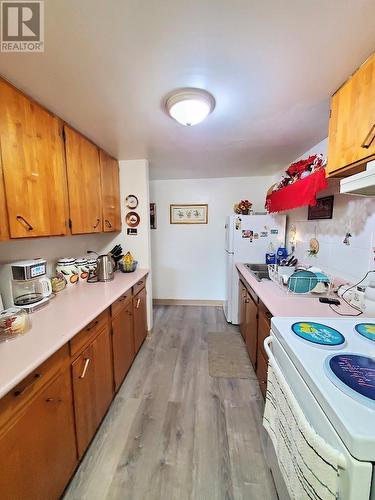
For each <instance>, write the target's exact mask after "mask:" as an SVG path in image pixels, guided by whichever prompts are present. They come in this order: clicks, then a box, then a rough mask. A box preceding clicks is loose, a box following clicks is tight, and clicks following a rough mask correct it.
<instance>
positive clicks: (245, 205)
mask: <svg viewBox="0 0 375 500" xmlns="http://www.w3.org/2000/svg"><path fill="white" fill-rule="evenodd" d="M252 206H253V204H252V203H251V201H249V200H241V201H240V202H239V203H237V204H236V205H234V212H235V213H236V214H242V215H248V214H249V212H250V209H251V207H252Z"/></svg>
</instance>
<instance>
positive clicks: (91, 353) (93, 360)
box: [72, 327, 113, 458]
mask: <svg viewBox="0 0 375 500" xmlns="http://www.w3.org/2000/svg"><path fill="white" fill-rule="evenodd" d="M72 377H73V393H74V410H75V422H76V433H77V444H78V457H79V458H81V457H82V455H83V454H84V452H85V451H86V448H87V446H88V444H89V443H90V441H91V439H92V438H93V436H94V434H95V432H96V430H97V428H98V426H99V424H100V422H101V420H102V419H103V417H104V415H105V413H106V411H107V409H108V407H109V405H110V403H111V401H112V397H113V372H112V355H111V343H110V332H109V328H108V327H106V328H104V329H103V330H102V331H101V333H99V334H98V336H97V337H96V338H95V339H94V340H93V341H92V342H91V344H90V345H89V346H88V347H87V348H86V349H85V350H84V351H83V352H82V353H81V354H80V355H79V356H78V358H77V359H76V360H75V361H74V362H73V363H72Z"/></svg>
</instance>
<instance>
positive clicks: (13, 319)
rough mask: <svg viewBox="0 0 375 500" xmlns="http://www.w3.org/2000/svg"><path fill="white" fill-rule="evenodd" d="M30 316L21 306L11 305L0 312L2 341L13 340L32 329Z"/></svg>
mask: <svg viewBox="0 0 375 500" xmlns="http://www.w3.org/2000/svg"><path fill="white" fill-rule="evenodd" d="M30 327H31V320H30V316H29V315H28V314H27V312H26V311H25V310H24V309H21V308H20V307H11V308H9V309H5V310H4V311H2V312H0V341H1V342H3V341H7V340H13V339H15V338H16V337H17V336H19V335H22V334H24V333H26V332H27V331H28V330H30Z"/></svg>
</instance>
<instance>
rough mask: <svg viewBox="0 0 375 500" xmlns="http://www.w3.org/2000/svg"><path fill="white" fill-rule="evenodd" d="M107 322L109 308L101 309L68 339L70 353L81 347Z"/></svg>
mask: <svg viewBox="0 0 375 500" xmlns="http://www.w3.org/2000/svg"><path fill="white" fill-rule="evenodd" d="M108 322H109V309H106V310H105V311H103V312H102V313H101V314H99V316H97V317H96V318H95V319H93V320H92V321H91V322H90V323H89V324H88V325H87V326H86V327H85V328H84V329H83V330H81V331H80V332H79V333H77V335H76V336H75V337H73V338H72V340H71V341H70V355H71V356H74V355H75V354H77V353H78V352H79V351H81V349H83V348H84V347H85V346H86V345H87V344H89V342H91V340H92V339H94V338H95V336H96V335H97V334H98V333H99V332H100V330H102V329H103V328H104V327H105V326H106V325H108Z"/></svg>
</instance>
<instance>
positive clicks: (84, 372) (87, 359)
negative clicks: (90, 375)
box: [79, 358, 90, 379]
mask: <svg viewBox="0 0 375 500" xmlns="http://www.w3.org/2000/svg"><path fill="white" fill-rule="evenodd" d="M89 364H90V358H86V359H85V365H84V367H83V370H82V373H81V375H80V376H79V378H80V379H83V378H85V376H86V372H87V368H88V367H89Z"/></svg>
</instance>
